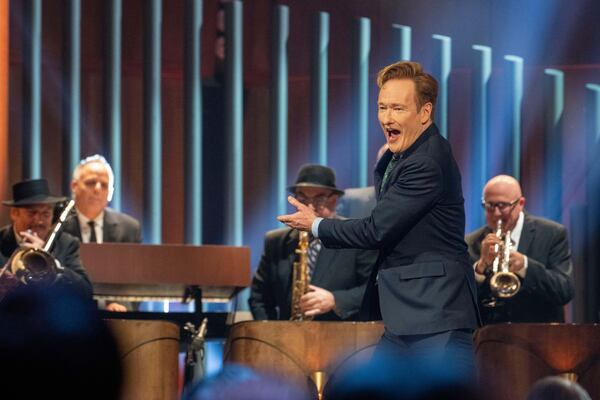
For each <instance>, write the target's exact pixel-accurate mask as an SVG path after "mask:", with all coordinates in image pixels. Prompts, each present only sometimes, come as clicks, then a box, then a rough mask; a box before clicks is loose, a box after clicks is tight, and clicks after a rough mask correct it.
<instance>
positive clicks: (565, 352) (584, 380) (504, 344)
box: [475, 324, 600, 400]
mask: <svg viewBox="0 0 600 400" xmlns="http://www.w3.org/2000/svg"><path fill="white" fill-rule="evenodd" d="M475 356H476V360H477V370H478V372H479V378H480V382H481V384H482V388H483V390H484V392H483V393H484V394H485V396H486V399H490V400H509V399H524V398H525V397H526V395H527V393H528V392H529V389H530V388H531V386H532V385H533V383H534V382H536V381H537V380H539V379H541V378H543V377H545V376H550V375H563V376H565V377H567V378H571V379H576V380H577V382H578V383H579V384H580V385H582V386H583V387H584V388H585V389H586V390H587V391H588V392H589V394H590V396H591V397H592V398H593V399H596V398H600V379H598V377H600V325H595V324H594V325H576V324H500V325H488V326H485V327H483V328H481V329H479V330H478V331H477V332H476V334H475Z"/></svg>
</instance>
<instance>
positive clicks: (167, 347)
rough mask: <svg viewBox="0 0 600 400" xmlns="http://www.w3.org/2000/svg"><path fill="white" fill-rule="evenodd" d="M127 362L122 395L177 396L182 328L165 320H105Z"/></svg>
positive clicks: (169, 399)
mask: <svg viewBox="0 0 600 400" xmlns="http://www.w3.org/2000/svg"><path fill="white" fill-rule="evenodd" d="M105 322H106V324H107V325H108V327H109V329H110V330H111V332H112V333H113V335H114V336H115V339H116V341H117V346H118V348H119V355H120V358H121V362H122V366H123V387H122V395H121V399H123V400H129V399H132V400H133V399H145V400H176V399H177V395H178V368H179V364H178V354H179V328H178V327H177V325H175V324H173V323H171V322H165V321H135V320H117V319H109V320H105Z"/></svg>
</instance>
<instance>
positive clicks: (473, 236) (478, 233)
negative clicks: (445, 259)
mask: <svg viewBox="0 0 600 400" xmlns="http://www.w3.org/2000/svg"><path fill="white" fill-rule="evenodd" d="M486 228H487V227H486V226H485V225H484V226H482V227H481V228H479V229H477V230H475V231H473V232H471V233H468V234H467V235H466V236H465V241H466V242H467V244H469V243H473V242H475V241H477V240H478V239H479V238H481V237H482V236H483V235H484V233H485V230H486Z"/></svg>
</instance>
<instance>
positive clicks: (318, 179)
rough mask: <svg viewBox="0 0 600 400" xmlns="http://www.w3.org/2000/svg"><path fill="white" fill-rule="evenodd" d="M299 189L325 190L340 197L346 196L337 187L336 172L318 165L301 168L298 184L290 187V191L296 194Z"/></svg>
mask: <svg viewBox="0 0 600 400" xmlns="http://www.w3.org/2000/svg"><path fill="white" fill-rule="evenodd" d="M299 187H317V188H324V189H329V190H332V191H333V192H334V193H336V194H339V195H343V194H344V191H343V190H340V189H338V188H337V187H336V186H335V172H333V170H332V169H331V168H329V167H326V166H324V165H318V164H305V165H303V166H302V167H300V170H299V171H298V176H297V178H296V184H295V185H292V186H290V187H288V190H289V191H290V192H294V191H296V189H297V188H299Z"/></svg>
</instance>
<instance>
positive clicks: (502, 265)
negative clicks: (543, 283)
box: [490, 220, 521, 299]
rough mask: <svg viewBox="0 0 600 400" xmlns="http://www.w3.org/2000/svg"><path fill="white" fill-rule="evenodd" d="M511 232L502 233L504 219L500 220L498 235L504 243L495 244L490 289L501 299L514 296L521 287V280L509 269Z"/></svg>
mask: <svg viewBox="0 0 600 400" xmlns="http://www.w3.org/2000/svg"><path fill="white" fill-rule="evenodd" d="M510 233H511V231H510V230H508V231H506V232H504V234H503V233H502V220H498V225H497V229H496V236H497V237H498V238H499V239H501V240H502V244H498V243H497V244H495V245H494V252H495V253H496V257H495V258H494V262H493V264H492V277H491V278H490V289H491V291H492V293H493V295H494V297H496V298H501V299H506V298H510V297H513V296H514V295H515V294H517V292H518V291H519V289H520V288H521V280H520V279H519V277H518V276H517V275H516V274H515V273H514V272H510V269H509V266H510V265H509V260H510V251H511V249H512V241H511V239H510Z"/></svg>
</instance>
